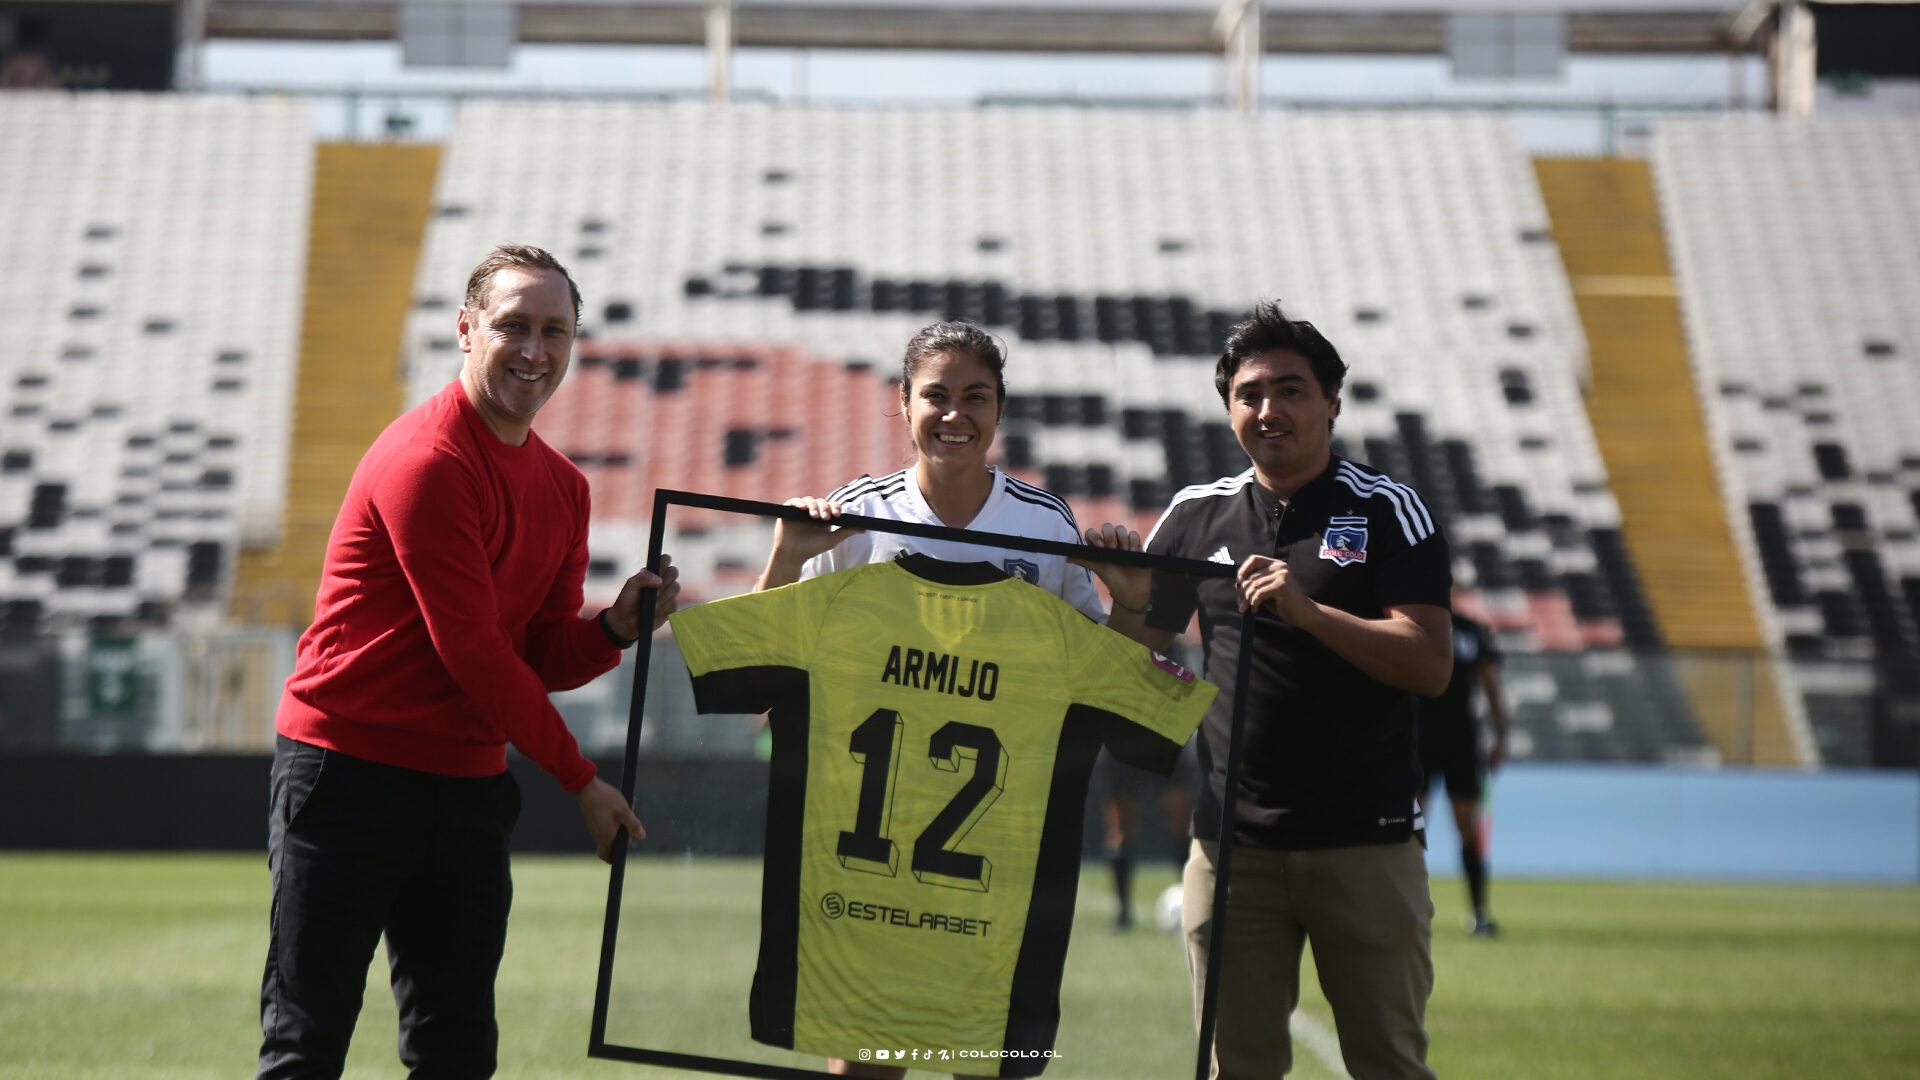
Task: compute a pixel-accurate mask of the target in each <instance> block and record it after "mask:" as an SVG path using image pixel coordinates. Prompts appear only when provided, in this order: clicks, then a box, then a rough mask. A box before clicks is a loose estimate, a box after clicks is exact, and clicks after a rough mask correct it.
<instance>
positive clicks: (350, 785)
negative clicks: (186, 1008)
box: [258, 736, 520, 1080]
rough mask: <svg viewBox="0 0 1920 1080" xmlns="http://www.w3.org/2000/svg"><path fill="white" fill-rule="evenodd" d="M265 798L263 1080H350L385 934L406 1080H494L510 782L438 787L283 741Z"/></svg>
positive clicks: (492, 779)
mask: <svg viewBox="0 0 1920 1080" xmlns="http://www.w3.org/2000/svg"><path fill="white" fill-rule="evenodd" d="M270 792H271V804H270V809H269V811H268V814H269V817H268V853H267V866H268V868H269V869H270V870H271V871H272V874H273V915H272V922H273V932H272V939H271V942H270V944H269V945H268V947H267V965H266V974H265V975H264V977H263V978H262V979H261V982H260V1033H261V1041H260V1068H259V1074H258V1075H259V1077H261V1078H262V1080H267V1078H274V1080H278V1078H282V1077H301V1078H305V1077H337V1076H339V1075H340V1072H341V1070H342V1069H343V1068H344V1067H345V1065H346V1059H347V1044H348V1043H349V1042H350V1041H351V1040H352V1038H353V1026H354V1022H355V1021H356V1020H357V1019H358V1018H359V1015H360V1001H361V995H362V993H363V992H364V991H365V988H366V981H367V968H368V965H369V964H371V963H372V960H373V949H374V945H375V944H376V943H377V942H378V941H379V940H380V937H381V935H382V934H385V935H386V939H387V958H388V964H389V967H390V969H391V972H390V974H391V978H392V983H393V998H394V1002H395V1003H396V1004H397V1005H398V1006H399V1010H400V1060H401V1061H402V1062H403V1063H404V1064H405V1065H406V1066H407V1067H408V1069H409V1070H410V1073H409V1075H411V1076H413V1077H416V1078H420V1080H428V1078H438V1077H459V1078H466V1077H487V1076H491V1075H493V1071H494V1065H495V1057H496V1054H497V1050H498V1048H499V1041H500V1029H499V1026H498V1025H497V1024H496V1023H495V1021H494V1004H493V980H494V975H495V974H496V973H497V972H498V971H499V968H500V956H501V953H502V951H503V950H504V949H505V946H506V940H507V913H508V911H509V910H510V909H511V908H512V906H513V878H512V876H511V874H510V872H509V869H508V840H509V838H510V837H511V835H512V833H513V826H514V823H515V821H516V820H518V818H519V816H520V788H519V785H518V784H516V783H515V782H514V779H513V777H512V775H510V774H508V773H504V772H503V773H500V774H499V775H497V776H487V777H479V778H465V777H451V776H436V775H433V774H431V773H423V772H417V771H415V770H413V769H403V768H400V767H398V766H394V765H382V764H380V763H378V762H372V761H367V760H364V759H362V758H356V757H351V756H349V755H346V754H342V753H339V752H338V751H333V750H325V749H322V748H320V747H318V746H313V745H311V744H308V743H303V742H296V741H294V740H292V739H288V738H286V737H285V736H281V737H280V738H279V740H278V744H277V746H276V747H275V750H274V755H273V775H272V782H271V789H270Z"/></svg>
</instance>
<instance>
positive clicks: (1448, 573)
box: [1373, 529, 1453, 609]
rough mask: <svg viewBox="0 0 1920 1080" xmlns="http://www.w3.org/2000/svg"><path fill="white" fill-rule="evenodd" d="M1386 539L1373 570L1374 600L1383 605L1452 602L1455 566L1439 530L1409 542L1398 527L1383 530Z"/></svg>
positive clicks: (1440, 604) (1440, 605) (1445, 603)
mask: <svg viewBox="0 0 1920 1080" xmlns="http://www.w3.org/2000/svg"><path fill="white" fill-rule="evenodd" d="M1379 531H1380V532H1381V533H1382V534H1383V536H1384V537H1385V538H1386V542H1385V543H1384V544H1383V545H1382V548H1383V550H1381V552H1380V555H1379V564H1378V565H1377V566H1376V567H1375V568H1374V571H1373V599H1374V603H1376V604H1378V605H1380V607H1381V608H1383V609H1384V608H1389V607H1396V606H1400V605H1404V604H1432V605H1434V606H1435V607H1443V608H1444V607H1449V606H1451V603H1452V596H1451V594H1452V591H1453V568H1452V566H1451V561H1452V559H1451V556H1450V555H1449V554H1448V552H1447V541H1446V538H1445V536H1444V535H1442V534H1441V533H1440V532H1438V531H1437V530H1436V531H1434V532H1433V533H1431V534H1429V535H1427V536H1423V537H1421V538H1420V539H1419V540H1418V541H1417V542H1414V543H1411V544H1409V543H1406V542H1405V538H1404V536H1402V535H1400V534H1399V533H1398V531H1397V530H1393V529H1382V530H1379Z"/></svg>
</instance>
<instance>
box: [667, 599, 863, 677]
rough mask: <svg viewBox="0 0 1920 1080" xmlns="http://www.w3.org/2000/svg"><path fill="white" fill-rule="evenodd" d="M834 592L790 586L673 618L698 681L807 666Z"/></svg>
mask: <svg viewBox="0 0 1920 1080" xmlns="http://www.w3.org/2000/svg"><path fill="white" fill-rule="evenodd" d="M833 592H834V590H832V589H796V588H794V587H793V586H791V585H789V586H786V587H783V588H778V589H769V590H767V591H766V592H759V593H747V594H746V595H744V596H735V597H731V598H729V599H726V600H715V601H712V602H710V603H705V604H697V605H695V606H693V607H690V608H684V609H682V610H680V611H676V612H674V613H673V614H671V615H669V616H667V621H668V624H669V625H671V626H672V627H673V636H674V640H675V641H676V642H677V643H678V644H679V646H680V655H681V657H682V658H683V659H684V660H685V661H686V664H687V671H688V673H689V674H691V675H692V676H693V677H694V678H695V679H699V678H701V677H703V676H705V675H708V674H711V673H712V672H715V671H719V670H724V669H732V668H746V667H805V666H806V661H807V654H808V653H809V652H810V651H811V650H810V647H809V646H810V644H811V642H813V641H814V639H815V635H814V634H813V633H811V632H810V630H811V629H813V628H815V627H818V626H819V624H820V619H821V617H822V614H823V613H824V612H825V610H826V603H827V602H828V601H829V599H830V598H831V596H832V594H833Z"/></svg>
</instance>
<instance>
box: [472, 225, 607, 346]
mask: <svg viewBox="0 0 1920 1080" xmlns="http://www.w3.org/2000/svg"><path fill="white" fill-rule="evenodd" d="M502 270H529V271H531V270H551V271H553V272H554V273H556V274H559V275H560V276H561V277H563V278H566V279H567V290H568V291H569V292H571V293H572V294H573V321H574V324H575V325H576V326H577V325H579V322H580V286H578V285H575V284H574V283H573V275H572V274H569V273H567V268H566V267H564V266H561V265H560V260H559V259H556V258H554V257H553V256H552V255H551V254H550V253H548V252H546V251H544V250H542V249H540V248H537V247H534V246H533V245H532V244H501V245H499V246H498V247H495V248H494V249H493V250H492V251H489V252H487V257H486V258H484V259H481V260H480V265H478V266H476V267H474V268H473V273H471V274H469V275H467V298H466V299H465V300H464V301H462V303H463V304H465V306H466V309H467V310H468V311H479V310H480V309H481V308H484V307H486V306H487V301H488V300H490V299H491V298H492V297H491V296H490V295H489V294H490V293H491V292H492V291H493V277H494V275H495V274H498V273H499V272H500V271H502Z"/></svg>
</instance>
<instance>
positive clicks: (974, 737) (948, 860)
mask: <svg viewBox="0 0 1920 1080" xmlns="http://www.w3.org/2000/svg"><path fill="white" fill-rule="evenodd" d="M905 742H906V724H905V723H903V722H902V721H901V719H900V714H899V713H898V712H895V711H894V710H892V709H875V710H874V711H873V715H871V716H869V717H867V718H866V720H864V721H862V722H861V724H860V726H859V727H857V728H854V729H853V737H852V738H851V739H849V740H848V744H847V750H848V752H849V753H850V754H851V755H852V756H853V760H854V761H855V762H857V763H858V764H859V765H860V805H859V807H858V809H857V811H856V812H855V814H854V824H853V831H852V832H845V831H843V832H841V833H840V843H839V845H838V847H837V848H836V849H835V852H836V854H838V855H839V857H840V865H841V866H843V867H845V868H847V869H848V870H858V871H861V872H862V873H868V874H880V875H882V876H884V877H894V876H895V875H897V874H898V873H899V872H900V848H899V845H897V844H895V843H894V842H893V840H892V839H891V837H892V835H893V806H894V794H895V787H894V786H895V783H896V782H897V781H898V779H899V776H900V771H901V770H900V752H901V747H902V745H903V744H904V743H905ZM927 761H928V764H929V765H931V766H932V767H933V768H935V769H938V770H940V771H942V772H950V773H957V772H960V771H961V769H962V768H963V767H964V766H965V765H966V764H967V763H968V762H972V770H973V774H972V776H970V777H968V779H967V782H966V783H965V784H962V785H961V787H960V790H959V791H957V792H955V793H954V796H953V798H952V799H950V800H948V802H947V805H946V806H945V807H944V808H942V809H941V811H940V812H939V813H938V814H936V815H934V818H933V820H932V821H930V822H928V823H927V825H926V827H925V828H923V829H922V830H921V831H920V835H919V836H918V837H917V838H915V839H914V841H913V859H912V862H911V863H910V864H909V866H910V868H911V869H912V871H913V876H914V878H915V879H916V880H918V881H920V882H921V883H922V884H926V885H940V886H944V887H946V888H950V889H969V890H972V891H974V892H986V891H987V890H988V887H989V885H990V884H991V882H992V878H993V863H992V862H990V861H989V860H988V859H987V857H986V856H984V855H969V854H967V853H966V852H963V851H959V850H956V848H955V847H952V846H949V845H958V844H959V843H960V842H961V841H963V840H965V839H966V838H967V833H969V832H971V831H972V830H973V827H974V826H975V825H977V824H979V822H980V819H981V818H982V817H984V816H985V815H986V812H987V809H988V808H989V807H991V806H992V805H993V804H994V801H995V800H996V799H998V798H999V797H1000V793H1001V792H1002V791H1003V790H1005V789H1006V783H1007V755H1006V753H1005V752H1004V751H1003V749H1002V748H1001V746H1000V737H999V736H998V735H995V734H994V733H993V729H992V728H985V727H981V726H979V725H978V724H962V723H959V722H958V721H955V722H952V723H948V724H945V725H943V726H942V727H941V728H940V730H938V731H936V732H934V733H933V737H932V738H931V739H929V740H927ZM909 767H911V766H909Z"/></svg>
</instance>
